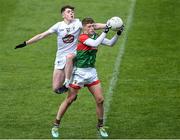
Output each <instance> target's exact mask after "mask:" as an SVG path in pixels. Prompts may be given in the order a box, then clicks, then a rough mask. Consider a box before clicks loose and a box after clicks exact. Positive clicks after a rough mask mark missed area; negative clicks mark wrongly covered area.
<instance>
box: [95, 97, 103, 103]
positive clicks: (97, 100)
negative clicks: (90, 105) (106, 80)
mask: <svg viewBox="0 0 180 140" xmlns="http://www.w3.org/2000/svg"><path fill="white" fill-rule="evenodd" d="M103 102H104V98H103V97H99V98H97V99H96V103H97V104H103Z"/></svg>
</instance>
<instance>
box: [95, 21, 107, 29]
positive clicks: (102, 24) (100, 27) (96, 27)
mask: <svg viewBox="0 0 180 140" xmlns="http://www.w3.org/2000/svg"><path fill="white" fill-rule="evenodd" d="M105 27H106V24H104V23H95V24H94V29H95V30H98V29H104V28H105Z"/></svg>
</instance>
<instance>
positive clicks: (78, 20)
mask: <svg viewBox="0 0 180 140" xmlns="http://www.w3.org/2000/svg"><path fill="white" fill-rule="evenodd" d="M73 22H74V23H77V22H78V23H81V21H80V19H78V18H75V19H74V20H73Z"/></svg>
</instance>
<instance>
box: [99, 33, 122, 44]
mask: <svg viewBox="0 0 180 140" xmlns="http://www.w3.org/2000/svg"><path fill="white" fill-rule="evenodd" d="M118 38H119V36H118V35H114V37H113V38H111V39H107V38H105V39H104V40H103V42H102V44H104V45H108V46H113V45H114V44H115V43H116V42H117V40H118Z"/></svg>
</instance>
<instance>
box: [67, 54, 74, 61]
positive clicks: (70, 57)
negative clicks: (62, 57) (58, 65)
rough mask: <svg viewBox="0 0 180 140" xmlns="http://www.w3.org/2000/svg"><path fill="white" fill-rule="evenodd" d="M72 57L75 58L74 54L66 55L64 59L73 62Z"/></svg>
mask: <svg viewBox="0 0 180 140" xmlns="http://www.w3.org/2000/svg"><path fill="white" fill-rule="evenodd" d="M74 57H75V55H74V54H68V55H67V56H66V59H67V60H73V59H74Z"/></svg>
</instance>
